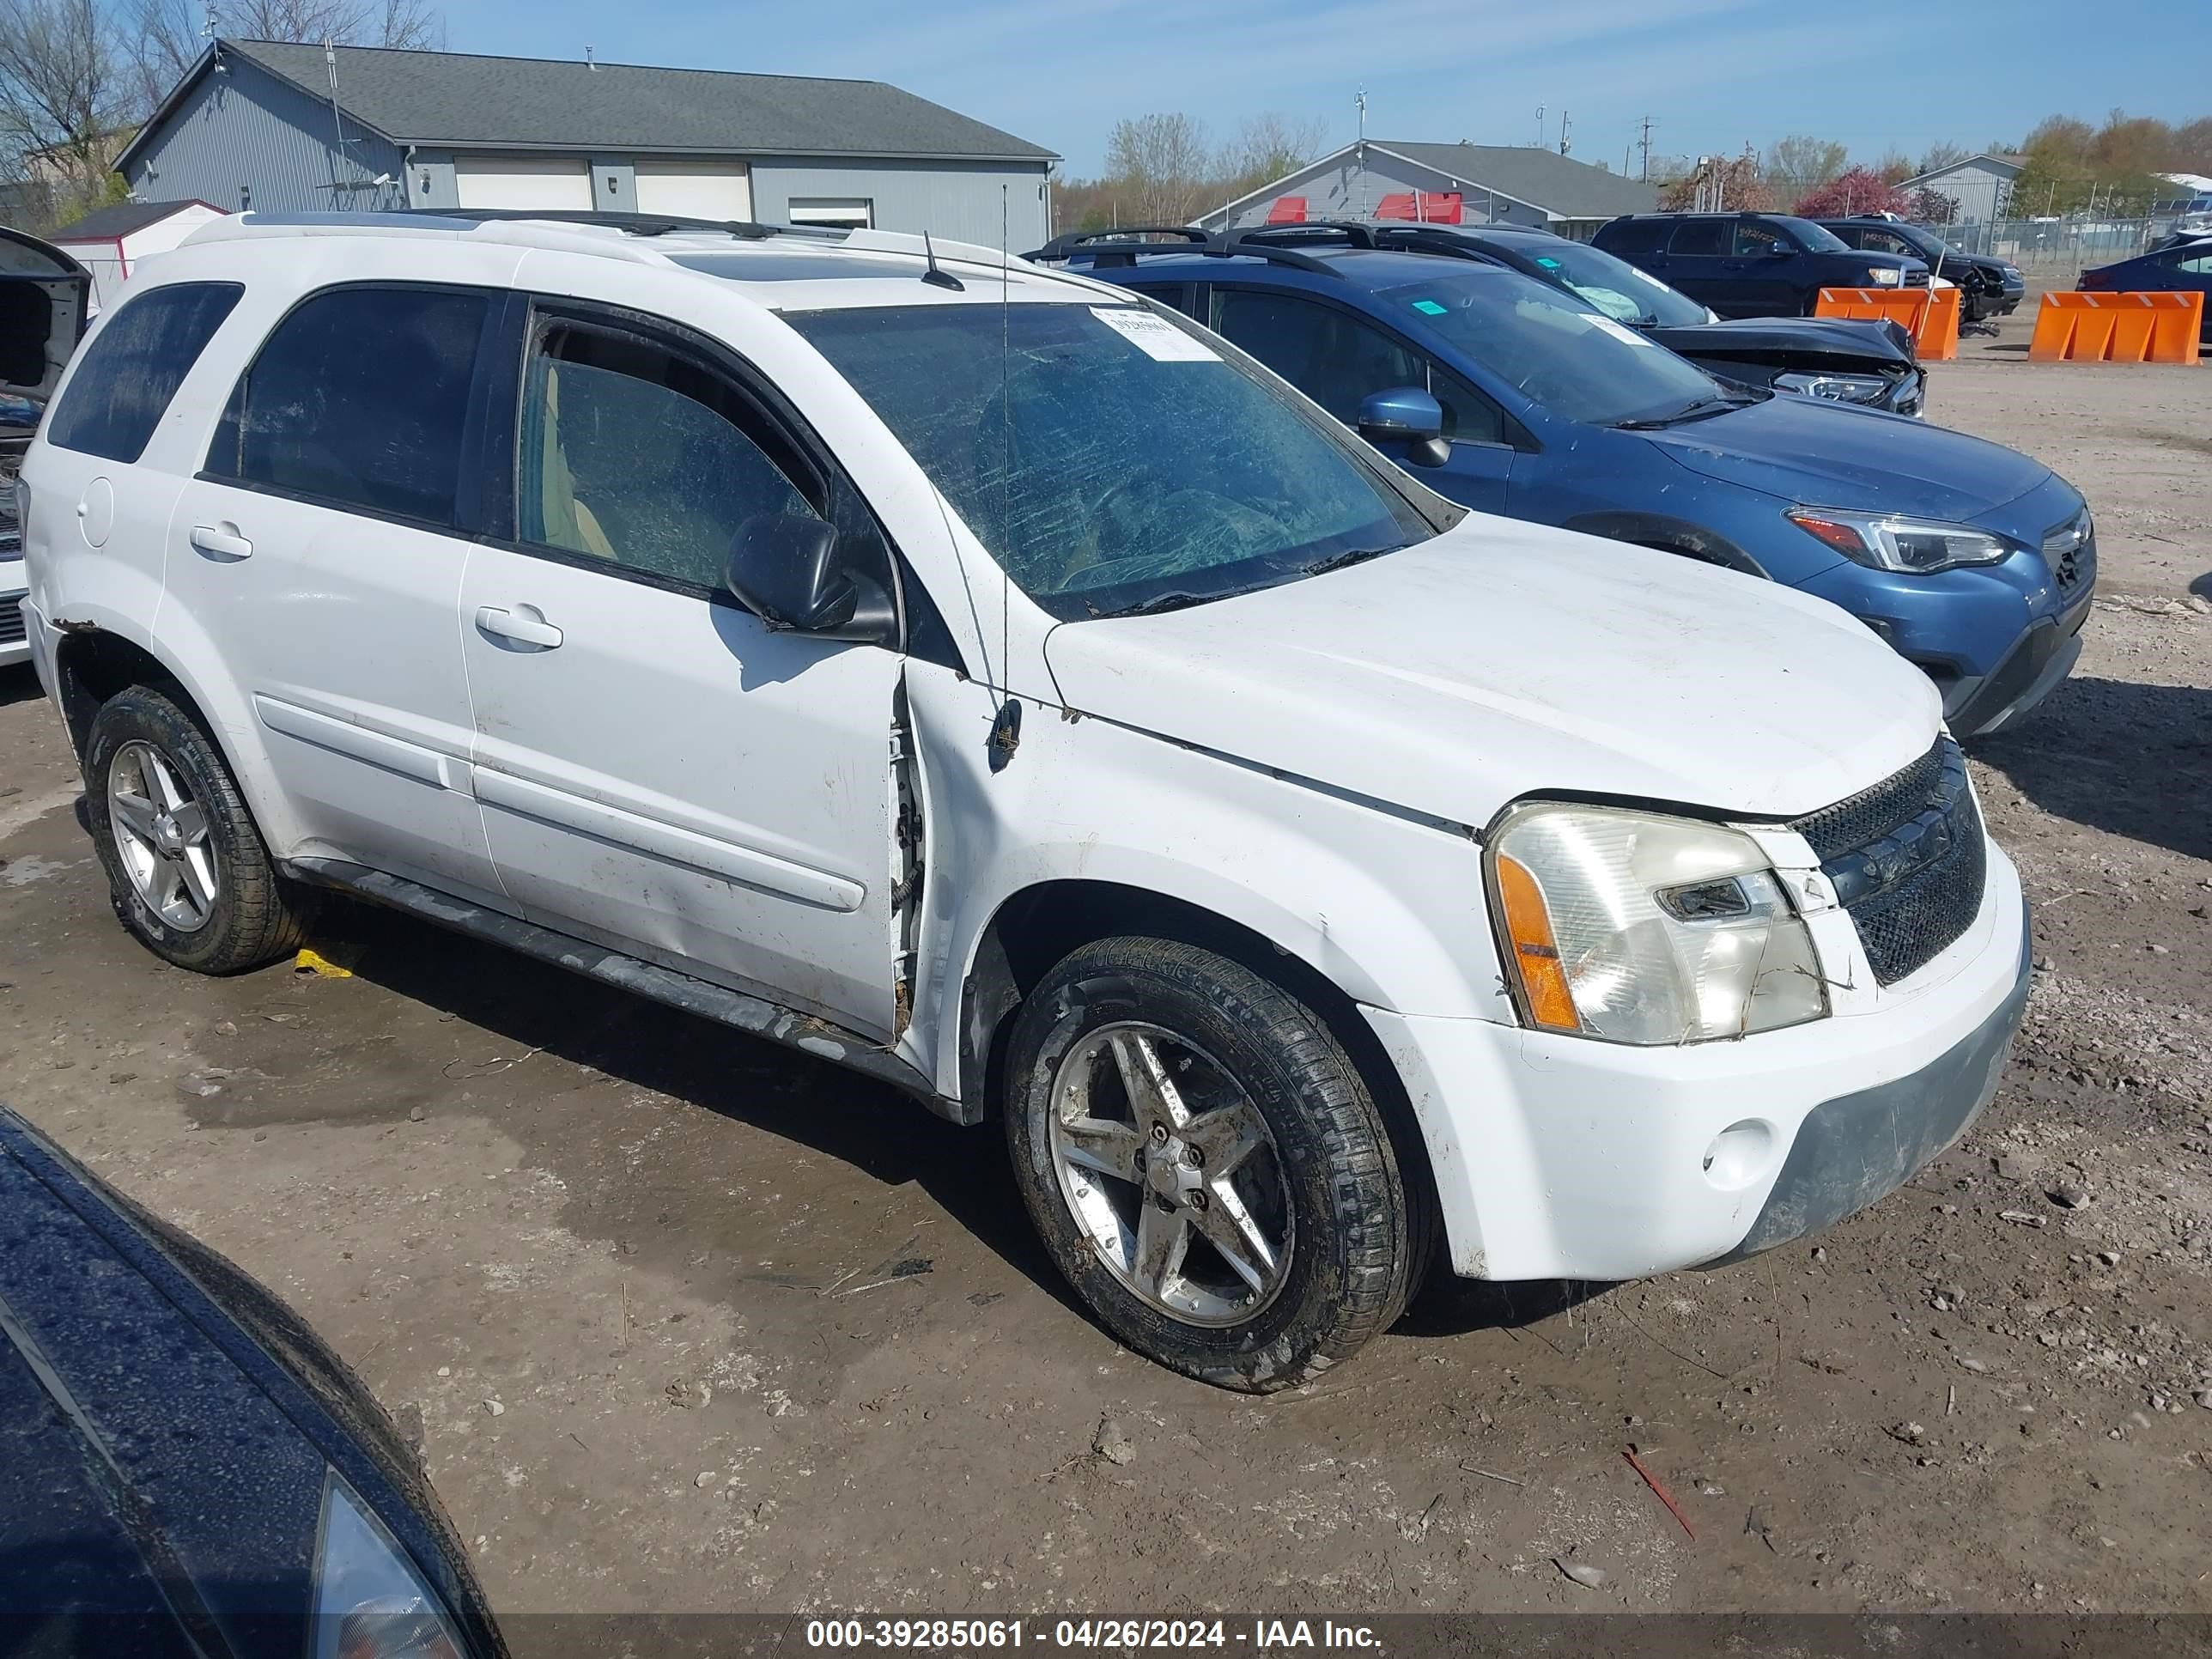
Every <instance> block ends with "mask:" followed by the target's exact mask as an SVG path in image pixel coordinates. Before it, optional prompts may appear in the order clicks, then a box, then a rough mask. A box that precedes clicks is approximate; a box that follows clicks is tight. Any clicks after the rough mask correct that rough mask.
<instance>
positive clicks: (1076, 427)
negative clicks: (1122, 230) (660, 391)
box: [785, 304, 1443, 621]
mask: <svg viewBox="0 0 2212 1659" xmlns="http://www.w3.org/2000/svg"><path fill="white" fill-rule="evenodd" d="M785 320H786V321H787V322H789V323H790V324H791V325H792V326H793V327H794V328H796V329H797V330H798V331H799V332H800V333H801V334H803V335H805V337H806V338H807V339H808V340H810V341H811V342H812V343H813V344H814V346H815V348H816V349H817V350H819V351H820V352H821V353H822V355H823V356H825V357H827V358H828V359H829V362H831V363H832V364H833V365H835V366H836V368H837V370H838V372H839V373H840V374H842V375H844V377H845V378H846V380H848V381H850V382H851V383H852V386H853V387H854V390H855V391H857V392H859V393H860V396H861V397H863V398H866V399H867V401H868V404H869V405H870V406H871V407H872V408H873V409H874V410H875V411H876V413H877V414H878V416H881V417H882V418H883V421H884V424H885V425H887V426H888V427H890V429H891V430H892V432H893V433H895V434H896V435H897V437H898V439H899V441H900V442H901V443H902V444H904V445H905V446H906V447H907V449H908V452H909V453H911V454H912V455H913V456H914V458H915V460H916V461H917V462H918V463H920V465H921V469H922V471H924V472H926V473H927V474H928V475H929V478H930V482H931V483H934V484H935V485H936V486H937V487H938V489H939V490H941V491H942V492H943V493H944V495H945V498H946V499H947V500H949V501H951V503H952V506H953V507H954V509H955V510H956V511H957V512H958V513H959V514H960V516H961V517H962V518H963V520H966V521H967V525H968V527H969V530H970V531H972V532H974V533H975V538H976V539H977V540H978V541H980V542H981V544H983V545H984V546H985V547H986V548H987V549H988V550H990V552H991V554H992V555H993V556H994V557H995V558H996V559H997V560H998V561H999V562H1000V563H1001V564H1002V565H1004V566H1005V567H1006V574H1008V575H1010V576H1012V578H1013V580H1015V581H1016V582H1017V583H1018V584H1019V585H1020V586H1021V589H1022V591H1023V592H1024V593H1027V594H1028V595H1029V596H1030V598H1031V599H1035V600H1036V602H1037V603H1038V604H1039V605H1042V607H1043V608H1044V609H1045V610H1046V611H1049V612H1050V613H1051V614H1052V615H1053V616H1054V617H1059V618H1060V619H1061V620H1062V621H1081V620H1083V619H1084V618H1085V617H1101V616H1110V615H1114V614H1115V613H1119V612H1127V611H1137V610H1151V609H1158V610H1164V609H1168V608H1170V607H1171V606H1173V605H1181V604H1190V603H1194V602H1197V601H1200V600H1204V599H1225V598H1226V597H1228V596H1229V595H1231V594H1232V593H1242V592H1250V591H1251V590H1252V589H1254V588H1258V587H1267V586H1273V585H1275V584H1277V583H1279V582H1283V581H1288V580H1292V579H1294V578H1296V577H1297V576H1300V575H1303V574H1308V571H1309V568H1310V567H1311V566H1314V565H1317V564H1322V563H1324V562H1340V561H1348V560H1349V559H1351V558H1352V557H1357V556H1371V555H1374V554H1377V553H1387V552H1395V550H1398V549H1399V548H1401V547H1406V546H1409V545H1411V544H1413V543H1414V542H1417V541H1423V540H1425V539H1427V538H1429V537H1431V536H1432V535H1434V534H1436V533H1437V531H1438V530H1439V529H1441V528H1442V527H1443V526H1441V525H1438V524H1432V523H1431V522H1430V521H1429V520H1427V519H1426V518H1425V517H1424V516H1423V515H1422V514H1421V513H1420V512H1419V510H1417V509H1416V507H1414V504H1413V499H1412V497H1411V496H1409V495H1407V494H1405V493H1404V492H1403V491H1401V490H1400V489H1397V488H1395V486H1393V485H1392V484H1391V483H1390V482H1389V475H1388V473H1387V472H1386V471H1385V470H1384V468H1383V465H1381V464H1380V463H1379V462H1376V461H1373V460H1370V459H1367V458H1366V456H1365V455H1364V453H1362V452H1361V450H1360V449H1359V447H1358V446H1357V445H1356V444H1355V443H1354V442H1353V441H1352V440H1351V439H1350V438H1349V437H1348V436H1341V435H1339V434H1338V433H1337V431H1336V430H1335V429H1334V428H1333V427H1332V426H1330V425H1329V424H1328V422H1324V421H1323V420H1322V419H1321V418H1320V417H1319V416H1316V415H1312V414H1310V413H1309V412H1308V411H1307V410H1305V409H1304V407H1303V406H1302V405H1300V404H1297V403H1296V402H1294V401H1293V400H1292V399H1291V398H1290V397H1288V396H1287V395H1286V394H1285V392H1282V391H1281V390H1280V389H1279V388H1278V387H1277V386H1275V385H1274V384H1273V383H1272V382H1271V381H1268V380H1263V379H1262V378H1261V376H1260V374H1258V373H1257V372H1256V371H1255V370H1254V369H1252V368H1249V367H1247V366H1246V365H1245V364H1243V362H1233V361H1231V360H1230V359H1227V358H1225V357H1224V356H1222V355H1221V354H1220V353H1218V352H1217V351H1216V350H1215V349H1213V347H1212V345H1210V344H1208V343H1206V339H1205V337H1203V336H1201V335H1200V334H1199V333H1198V332H1197V331H1194V330H1191V329H1188V328H1186V327H1184V326H1182V325H1180V324H1178V323H1176V322H1171V321H1170V320H1168V319H1166V318H1165V317H1164V316H1163V315H1161V314H1160V313H1155V312H1152V311H1150V310H1147V309H1144V308H1141V307H1134V306H1121V305H1097V306H1093V305H1067V304H1025V305H1015V306H1010V307H1004V308H1001V307H998V306H995V305H925V306H902V307H889V308H884V309H874V308H870V309H854V310H842V311H817V312H809V313H798V314H792V315H787V317H786V319H785Z"/></svg>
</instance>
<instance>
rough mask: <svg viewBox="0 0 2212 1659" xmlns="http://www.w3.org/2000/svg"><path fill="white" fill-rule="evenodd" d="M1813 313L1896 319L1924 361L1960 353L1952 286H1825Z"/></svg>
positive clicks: (1955, 292)
mask: <svg viewBox="0 0 2212 1659" xmlns="http://www.w3.org/2000/svg"><path fill="white" fill-rule="evenodd" d="M1813 314H1814V316H1815V317H1857V318H1859V319H1869V320H1873V321H1877V322H1891V323H1895V324H1897V325H1899V327H1901V328H1903V329H1904V330H1905V332H1906V333H1908V334H1910V335H1911V337H1912V349H1913V350H1914V351H1915V352H1916V353H1917V355H1918V356H1919V357H1920V360H1921V361H1922V362H1945V361H1948V359H1950V358H1953V357H1955V356H1958V355H1959V290H1958V289H1955V288H1939V289H1925V288H1824V289H1821V290H1820V301H1819V302H1818V303H1817V304H1815V305H1814V307H1813Z"/></svg>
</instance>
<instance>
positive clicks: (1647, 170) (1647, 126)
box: [1622, 115, 1652, 185]
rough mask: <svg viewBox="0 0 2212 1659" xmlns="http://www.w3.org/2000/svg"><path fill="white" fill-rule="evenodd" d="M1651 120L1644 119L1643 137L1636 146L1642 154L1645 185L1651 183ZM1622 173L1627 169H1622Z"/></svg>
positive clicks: (1648, 117) (1646, 117) (1647, 117)
mask: <svg viewBox="0 0 2212 1659" xmlns="http://www.w3.org/2000/svg"><path fill="white" fill-rule="evenodd" d="M1651 120H1652V118H1651V117H1650V116H1648V115H1647V116H1645V117H1644V137H1643V138H1642V139H1641V140H1640V141H1639V142H1638V146H1637V147H1638V149H1641V150H1642V151H1643V152H1644V183H1645V184H1647V185H1648V184H1650V182H1651ZM1622 171H1623V172H1626V171H1627V169H1626V167H1623V168H1622Z"/></svg>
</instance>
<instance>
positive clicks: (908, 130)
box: [118, 40, 1058, 167]
mask: <svg viewBox="0 0 2212 1659" xmlns="http://www.w3.org/2000/svg"><path fill="white" fill-rule="evenodd" d="M323 52H324V49H323V47H321V46H295V45H289V44H284V43H281V42H277V41H270V40H217V41H216V42H215V43H214V44H213V45H212V46H210V50H209V52H207V53H206V54H204V55H203V56H202V58H201V60H200V62H199V63H197V64H195V65H194V66H193V67H192V68H191V70H189V71H187V73H186V74H185V78H184V80H183V81H182V82H179V85H178V87H177V88H176V89H175V90H174V91H173V92H172V93H171V94H169V96H168V98H167V100H164V101H163V104H162V107H161V110H160V111H158V112H156V113H155V117H154V118H153V119H152V120H150V121H149V122H148V123H147V124H146V127H145V129H144V131H142V132H141V133H140V135H139V137H138V138H137V141H135V142H134V143H132V145H131V149H133V150H136V149H138V148H139V147H140V146H141V145H142V144H143V143H145V142H146V140H147V138H148V137H149V136H150V135H151V134H152V133H153V132H155V131H156V130H157V129H158V128H159V127H160V126H161V125H162V122H163V120H164V118H165V117H166V116H167V114H168V112H169V111H170V109H171V108H172V107H173V106H174V105H175V104H176V103H177V102H178V101H179V99H180V98H181V96H182V95H183V94H184V93H185V91H186V89H187V88H190V87H191V86H192V85H193V84H194V83H195V82H197V81H198V80H199V79H200V78H201V77H202V76H204V75H205V74H206V73H207V72H208V70H209V69H210V66H211V64H212V62H213V60H214V58H216V56H218V55H221V56H226V57H235V58H245V59H246V60H248V61H249V62H252V63H253V64H257V65H258V66H259V67H260V68H262V69H264V70H267V71H268V72H269V73H270V74H271V75H274V76H277V77H278V78H279V79H281V80H283V81H287V82H290V83H291V84H292V85H294V86H295V87H297V88H300V89H301V91H303V92H305V93H307V94H308V95H309V96H311V97H314V98H317V99H322V100H327V99H329V97H330V96H331V79H330V68H329V66H328V65H327V64H325V62H324V58H323ZM336 54H337V101H338V103H339V105H340V106H342V107H343V109H344V110H345V112H346V113H347V114H349V115H350V116H352V117H353V118H355V119H356V120H357V121H359V122H360V123H361V124H362V125H364V126H367V127H368V128H370V129H372V130H373V131H376V132H378V133H380V134H382V135H383V136H384V137H386V138H389V139H391V140H392V142H393V143H400V144H425V145H435V146H437V147H439V148H441V149H449V148H458V149H470V148H479V149H522V150H547V149H556V150H561V151H563V152H568V153H575V152H590V151H592V150H613V151H621V152H629V153H647V154H659V155H722V154H726V155H823V156H848V155H849V156H892V157H922V158H927V159H931V160H945V161H951V160H960V161H1040V162H1042V161H1054V160H1057V159H1058V158H1057V157H1056V156H1055V155H1054V154H1053V152H1052V151H1050V150H1048V149H1041V148H1040V147H1038V146H1037V145H1036V144H1032V143H1027V142H1025V141H1024V140H1023V139H1019V138H1017V137H1014V136H1013V135H1012V134H1011V133H1006V132H1001V131H999V129H998V128H996V127H993V126H987V125H984V124H983V123H982V122H981V121H976V120H972V119H970V118H969V117H967V116H965V115H962V114H960V113H958V112H957V111H954V110H949V109H946V108H945V106H942V105H940V104H933V103H931V102H930V101H929V100H927V99H926V98H917V97H915V95H914V94H912V93H910V92H902V91H901V90H900V89H899V88H896V87H894V86H890V85H887V84H886V83H884V82H881V81H839V80H828V79H817V78H814V77H811V76H796V75H750V74H739V73H736V72H732V71H728V70H684V69H653V68H647V67H645V66H642V65H639V64H590V63H584V62H579V61H575V60H573V59H557V58H489V57H479V56H476V55H474V54H471V53H465V52H410V51H401V50H397V49H393V48H389V47H383V46H339V47H337V49H336ZM128 160H129V156H128V155H125V157H124V158H122V160H121V161H118V167H120V166H121V165H123V163H124V161H128Z"/></svg>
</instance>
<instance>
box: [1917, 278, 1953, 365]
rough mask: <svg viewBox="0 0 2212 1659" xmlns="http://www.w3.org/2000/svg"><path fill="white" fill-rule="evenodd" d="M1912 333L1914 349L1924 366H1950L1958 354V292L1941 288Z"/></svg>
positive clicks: (1930, 295) (1937, 290)
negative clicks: (1930, 364)
mask: <svg viewBox="0 0 2212 1659" xmlns="http://www.w3.org/2000/svg"><path fill="white" fill-rule="evenodd" d="M1928 297H1929V306H1928V309H1927V310H1926V311H1924V312H1923V313H1921V315H1920V325H1919V326H1918V327H1917V328H1915V329H1914V330H1913V331H1912V346H1913V349H1914V350H1915V351H1916V352H1917V353H1918V354H1919V357H1920V361H1921V362H1923V363H1948V362H1950V361H1951V360H1952V359H1953V358H1954V357H1956V356H1958V355H1959V290H1958V289H1955V288H1939V289H1935V290H1934V291H1933V292H1931V293H1930V294H1929V296H1928Z"/></svg>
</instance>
